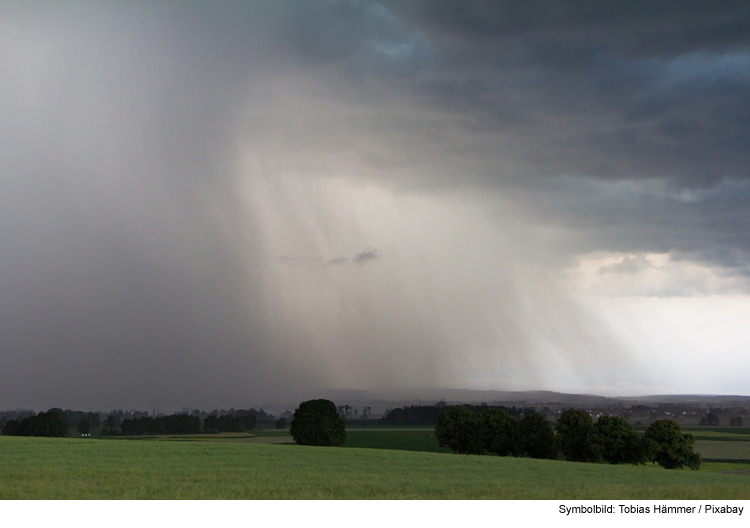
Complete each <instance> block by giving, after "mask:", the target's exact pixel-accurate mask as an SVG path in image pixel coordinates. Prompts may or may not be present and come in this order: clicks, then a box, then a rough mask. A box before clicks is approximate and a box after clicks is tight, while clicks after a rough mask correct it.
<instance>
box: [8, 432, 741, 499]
mask: <svg viewBox="0 0 750 528" xmlns="http://www.w3.org/2000/svg"><path fill="white" fill-rule="evenodd" d="M352 432H354V431H352ZM384 432H385V431H382V432H381V433H384ZM416 432H419V431H416ZM281 433H283V432H281ZM259 437H260V436H259ZM272 437H273V436H271V435H269V436H268V438H272ZM278 437H279V436H277V438H278ZM196 440H197V439H194V440H193V441H132V440H119V441H113V440H109V439H108V440H99V439H55V438H22V437H0V497H2V498H3V499H182V498H184V499H252V498H259V499H260V498H264V499H270V498H279V499H371V498H381V499H480V498H492V499H615V498H617V499H628V498H630V499H646V498H648V499H750V480H749V478H748V476H747V475H742V474H738V475H734V474H725V473H720V472H717V471H716V470H714V471H698V472H694V471H689V470H684V471H668V470H664V469H662V468H659V467H654V466H651V465H648V466H640V467H633V466H609V465H605V464H578V463H569V462H562V461H544V460H532V459H514V458H501V457H492V456H484V457H472V456H459V455H454V454H442V453H429V452H414V451H411V452H410V451H397V450H387V449H363V448H349V449H342V448H322V447H305V446H296V445H268V444H257V443H250V442H247V441H244V442H243V441H239V440H242V439H241V438H235V439H234V441H233V440H232V439H231V438H226V440H224V441H218V442H217V441H196ZM735 466H736V467H735ZM727 467H730V466H729V465H727ZM731 467H732V468H734V469H735V470H740V471H741V470H742V467H743V466H742V465H737V464H735V465H731Z"/></svg>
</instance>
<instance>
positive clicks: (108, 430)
mask: <svg viewBox="0 0 750 528" xmlns="http://www.w3.org/2000/svg"><path fill="white" fill-rule="evenodd" d="M91 414H94V413H91ZM76 418H77V424H76V427H77V430H78V432H79V433H81V434H88V433H89V430H90V427H92V424H91V422H94V420H91V422H90V421H89V420H90V417H89V416H88V415H87V414H86V413H81V416H78V417H76ZM282 421H283V418H282ZM95 423H97V425H102V424H100V423H98V422H95ZM256 423H257V419H256V416H255V415H253V414H244V413H242V414H241V415H240V416H232V415H229V414H226V415H221V416H216V415H209V416H207V417H206V418H205V420H204V421H203V423H201V419H200V417H198V416H193V415H188V414H179V413H178V414H171V415H167V416H157V417H151V416H139V417H137V418H127V419H125V420H122V421H119V420H118V419H117V417H116V416H115V415H110V416H109V417H108V418H107V420H106V421H105V422H104V424H103V425H102V430H101V433H100V434H101V435H102V436H120V435H122V436H141V435H160V434H198V433H202V432H205V433H220V432H243V431H248V430H252V429H255V426H256ZM285 425H286V424H285V423H284V424H283V425H282V426H285ZM277 426H278V423H277ZM68 431H69V423H68V421H66V419H65V415H64V413H63V411H62V410H61V409H50V410H49V411H47V412H40V413H39V414H36V415H31V416H26V417H24V418H22V419H20V420H8V421H6V422H5V424H4V426H3V428H2V430H1V431H0V432H1V433H2V434H3V435H6V436H67V435H68Z"/></svg>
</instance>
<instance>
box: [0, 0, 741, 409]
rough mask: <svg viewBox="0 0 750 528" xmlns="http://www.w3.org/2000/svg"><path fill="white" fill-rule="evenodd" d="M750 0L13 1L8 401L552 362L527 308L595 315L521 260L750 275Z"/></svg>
mask: <svg viewBox="0 0 750 528" xmlns="http://www.w3.org/2000/svg"><path fill="white" fill-rule="evenodd" d="M749 9H750V8H748V7H747V4H744V3H711V4H707V3H706V4H704V3H696V4H687V3H683V2H678V3H664V2H661V3H632V2H631V3H603V2H592V3H590V4H578V3H576V4H564V3H538V4H537V3H511V2H488V3H471V2H425V3H420V2H393V3H383V4H379V3H377V2H369V1H351V2H345V1H342V2H277V1H268V2H252V3H221V4H216V5H214V4H207V3H205V2H180V3H173V2H148V3H131V4H100V3H90V2H67V3H64V4H61V3H28V2H5V3H3V4H2V5H0V115H1V116H2V120H0V181H1V182H2V186H3V189H2V193H0V248H1V249H2V250H1V251H0V284H1V285H2V297H1V298H0V354H2V361H1V363H2V365H1V368H0V408H2V407H7V406H18V405H34V406H44V405H48V406H51V405H63V406H66V405H70V406H80V407H85V408H90V407H92V406H97V405H101V406H110V405H118V406H120V405H122V406H146V407H148V406H162V407H173V408H179V407H182V406H184V405H187V406H206V407H209V406H232V405H234V406H242V405H246V404H247V403H246V402H247V401H248V398H261V397H266V396H268V397H274V396H273V395H280V394H289V393H290V391H291V392H294V390H298V392H300V393H301V392H303V391H304V390H307V389H309V388H311V387H316V386H323V385H326V384H328V385H331V384H333V383H334V382H336V383H339V384H340V385H341V384H344V385H345V383H344V382H343V381H341V380H347V379H350V378H348V377H347V376H351V375H352V373H356V376H355V377H354V378H351V379H354V380H355V381H353V382H352V383H355V384H356V383H361V384H362V386H364V385H367V384H368V383H369V384H370V385H372V384H379V385H383V386H387V385H388V384H389V383H390V384H391V385H392V386H395V385H397V384H398V383H402V384H403V383H417V382H418V383H422V384H423V385H427V384H429V382H430V380H435V379H440V380H443V382H447V383H450V382H454V381H455V380H456V379H458V378H457V377H455V376H454V377H451V375H445V373H446V372H448V373H450V372H451V365H454V364H455V363H456V361H455V358H454V357H453V355H452V354H454V353H455V352H456V351H457V350H459V351H461V353H462V354H465V355H466V358H468V359H467V360H464V359H462V360H461V364H462V365H471V367H472V368H473V369H474V370H475V371H476V372H484V370H486V369H484V365H485V363H484V362H485V361H490V359H492V358H490V356H491V355H492V354H490V352H486V351H488V350H495V349H502V350H503V354H505V355H504V356H503V357H502V360H503V361H505V360H507V361H508V362H509V364H514V365H517V366H518V365H520V367H518V368H519V369H522V367H527V369H526V370H527V371H529V372H531V373H532V374H529V375H530V376H533V371H534V365H535V364H538V361H537V360H535V359H533V357H532V356H533V355H532V356H527V355H524V350H525V349H524V347H525V346H526V345H525V343H526V342H527V340H528V339H527V338H528V336H525V335H524V333H525V332H524V330H522V328H538V327H539V325H535V324H533V323H531V322H529V321H526V320H525V319H524V316H523V315H519V314H523V313H525V312H524V310H526V311H532V312H533V310H532V309H531V308H529V306H532V307H536V308H534V309H535V310H538V313H541V314H544V313H549V314H551V313H555V314H558V313H560V312H562V313H567V312H570V313H576V312H575V310H574V309H572V308H571V309H570V310H557V309H555V310H552V309H548V308H545V306H546V305H545V304H544V302H543V301H542V300H541V299H547V298H554V299H556V301H555V302H556V303H558V304H559V305H560V306H565V305H566V302H567V301H566V299H564V296H562V295H560V294H555V293H554V284H551V281H550V284H547V283H544V284H546V286H540V285H539V284H541V283H538V281H536V280H535V279H523V281H525V282H523V281H521V282H522V283H523V284H526V286H527V289H526V290H524V288H522V287H521V286H518V285H516V282H515V280H514V278H513V276H512V275H511V271H512V269H513V266H514V265H517V267H518V268H520V269H523V270H524V273H525V272H526V269H527V268H529V269H536V268H535V266H538V267H540V268H543V270H542V272H540V273H541V274H542V275H544V274H545V269H546V268H544V266H553V263H554V264H558V263H559V262H568V261H570V260H572V259H573V257H574V256H575V255H576V254H577V253H579V252H583V251H592V250H594V249H607V250H612V251H622V250H626V251H631V250H634V251H660V252H669V253H670V255H672V256H673V257H674V259H679V258H684V259H687V260H700V261H705V262H712V263H718V264H720V265H721V266H723V267H724V269H726V270H728V272H731V273H737V274H743V273H745V272H746V270H747V269H748V268H747V262H748V260H747V254H748V252H750V240H749V239H748V231H747V229H746V226H747V225H748V217H747V207H746V204H747V203H748V199H750V187H748V185H747V184H746V183H745V182H746V181H747V177H748V170H747V167H748V154H747V148H746V145H747V144H750V134H749V133H748V131H749V130H750V125H749V124H748V123H750V115H748V112H749V111H750V110H749V108H750V101H749V100H748V98H749V97H750V95H749V94H750V90H749V89H748V88H749V86H750V75H748V71H750V67H749V66H750V59H749V58H748V57H749V55H748V46H749V45H750V44H749V43H748V31H747V29H746V28H747V27H748V11H749ZM243 156H244V157H245V158H247V159H248V160H249V161H247V162H246V163H245V161H242V162H239V161H238V158H239V159H241V160H244V159H245V158H243ZM243 163H244V164H243ZM321 182H322V183H321ZM341 182H343V183H341ZM352 182H356V183H352ZM326 185H328V186H326ZM372 189H375V190H376V191H377V192H376V191H373V190H372ZM378 193H380V194H378ZM388 193H391V194H388ZM451 193H455V195H454V194H451ZM473 193H476V194H473ZM496 194H499V195H502V196H504V197H509V198H510V199H511V201H512V202H513V203H514V205H517V206H518V207H519V210H518V211H517V212H513V210H512V208H510V207H504V206H497V208H496V212H497V214H498V215H499V218H500V220H496V221H497V224H498V226H497V228H496V227H485V226H484V225H477V224H479V223H480V222H484V221H488V222H489V221H492V220H491V219H490V220H488V219H487V218H485V217H484V216H483V215H481V214H479V213H476V211H475V210H474V209H472V208H471V207H468V206H465V203H464V201H470V200H472V198H471V197H475V196H479V197H478V198H476V203H480V204H481V206H482V207H489V208H492V207H493V206H494V205H496V203H495V202H494V201H493V200H494V199H495V198H496V196H495V195H496ZM456 195H460V199H459V198H455V196H456ZM466 196H468V197H469V198H466ZM402 197H404V201H403V202H399V201H398V200H400V199H401V198H402ZM446 197H449V198H446ZM412 199H413V200H414V203H412V202H410V201H409V200H412ZM453 199H455V200H456V202H455V203H454V202H452V201H451V200H453ZM461 200H464V201H461ZM392 202H393V203H395V202H398V206H394V205H393V203H392ZM499 203H502V202H499ZM415 204H416V205H415ZM428 204H429V205H428ZM446 204H448V205H446ZM456 204H458V205H456ZM388 207H391V209H388ZM462 207H464V208H463V209H462ZM394 211H395V212H394ZM455 211H459V213H456V212H455ZM467 211H468V212H467ZM508 211H511V212H508ZM469 213H471V214H469ZM472 214H474V215H475V216H472ZM399 215H401V216H399ZM451 215H453V216H451ZM503 215H505V216H503ZM477 219H479V220H477ZM514 222H515V223H514ZM521 223H525V224H526V225H531V226H539V225H541V226H545V225H556V226H561V227H562V230H563V231H564V233H562V234H560V236H559V237H554V240H551V241H550V242H549V245H550V247H551V248H552V250H551V251H552V252H551V254H546V253H545V254H544V255H541V256H540V253H541V252H540V251H539V250H538V249H536V248H533V247H531V246H533V239H532V238H531V237H528V236H526V232H525V231H523V230H522V228H520V227H518V224H521ZM433 224H435V225H433ZM500 227H502V229H501V228H500ZM516 231H518V232H516ZM499 232H502V234H503V236H504V237H507V240H508V241H507V244H508V245H509V247H510V246H512V248H511V249H508V248H506V247H505V246H502V244H500V243H499V242H498V240H501V241H502V242H503V243H506V240H505V238H503V237H501V236H498V233H499ZM399 237H401V238H400V242H401V246H399V258H397V259H389V258H383V257H385V256H387V255H390V249H386V250H385V251H381V250H377V249H374V247H368V246H369V245H370V244H372V246H375V247H378V248H389V247H390V244H392V243H393V240H392V238H399ZM454 246H461V250H460V251H459V250H454ZM362 248H367V249H364V250H362ZM420 252H421V253H420ZM516 253H518V254H519V255H521V256H518V257H514V256H513V255H515V254H516ZM336 256H338V257H336ZM514 258H516V259H517V260H520V261H523V259H528V263H527V264H528V266H525V265H520V264H517V263H516V262H514V260H513V259H514ZM454 259H455V260H456V261H457V262H454ZM376 261H377V265H362V266H354V265H348V266H347V265H344V264H347V263H357V264H368V263H369V264H374V263H376ZM532 264H533V265H532ZM365 277H366V280H363V278H365ZM550 291H552V292H553V293H549V292H550ZM537 294H538V296H537ZM498 299H500V300H498ZM545 310H546V311H545ZM535 313H536V312H535ZM544 319H545V320H546V321H548V326H549V333H550V334H554V333H555V332H558V333H560V332H561V331H560V328H566V327H567V326H573V327H575V328H574V329H572V330H570V333H569V335H568V336H567V337H568V339H567V341H568V342H570V343H574V345H575V346H574V347H571V348H584V343H585V342H587V339H588V338H587V337H585V336H586V335H588V334H587V331H584V330H581V324H580V321H582V320H584V319H585V317H584V316H583V315H581V316H580V317H579V316H578V315H576V320H575V321H574V322H571V321H570V320H568V319H566V318H565V317H564V316H561V315H557V316H555V317H544ZM549 321H554V324H553V323H549ZM496 333H499V334H501V335H502V338H501V339H500V340H499V342H501V345H502V346H496V342H495V341H493V339H495V337H493V336H495V335H496ZM597 338H598V337H597ZM561 341H565V340H564V339H561ZM602 342H606V339H602ZM607 346H608V345H607ZM493 347H494V348H493ZM563 348H564V347H563ZM474 350H479V351H480V352H473V351H474ZM481 351H485V352H481ZM482 354H485V355H484V356H483V355H482ZM586 357H587V356H586V353H585V352H581V355H580V356H576V358H574V361H579V362H583V363H587V364H595V362H592V361H588V360H586V361H584V360H583V359H582V358H586ZM488 358H490V359H488ZM492 360H493V361H494V360H495V359H492ZM497 361H500V360H499V359H498V360H497ZM507 372H510V371H507ZM332 373H335V375H334V374H332ZM357 376H358V377H357ZM440 376H443V377H442V378H441V377H440ZM509 379H510V378H509ZM434 383H437V382H434ZM269 395H270V396H269ZM92 402H93V403H92Z"/></svg>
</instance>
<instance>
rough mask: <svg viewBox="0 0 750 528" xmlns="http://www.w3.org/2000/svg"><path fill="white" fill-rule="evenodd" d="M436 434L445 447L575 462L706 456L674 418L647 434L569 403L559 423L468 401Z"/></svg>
mask: <svg viewBox="0 0 750 528" xmlns="http://www.w3.org/2000/svg"><path fill="white" fill-rule="evenodd" d="M435 436H436V438H437V440H438V444H439V445H440V446H441V447H448V448H450V449H452V450H453V451H455V452H457V453H460V454H470V455H481V454H484V453H485V452H489V453H494V454H496V455H499V456H515V457H530V458H542V459H557V458H559V457H560V456H562V457H564V458H565V459H566V460H569V461H572V462H606V463H609V464H636V465H637V464H645V463H646V462H656V463H658V464H659V465H661V466H663V467H665V468H668V469H677V468H681V467H689V468H691V469H698V468H699V467H700V465H701V457H700V455H699V454H697V453H695V452H693V447H694V445H695V438H694V437H693V436H692V435H690V434H683V433H682V431H681V430H680V426H679V425H678V424H677V422H675V421H673V420H657V421H655V422H653V423H652V424H651V425H650V426H649V427H648V429H646V432H645V434H644V436H643V437H641V436H640V435H639V434H638V433H636V432H635V430H634V429H633V427H632V426H631V425H630V424H629V423H628V422H627V421H626V420H625V419H624V418H620V417H616V416H615V417H613V416H602V417H600V418H599V419H598V420H597V422H596V423H594V421H593V418H591V415H589V414H588V413H587V412H585V411H581V410H576V409H568V410H567V411H565V412H563V413H562V414H561V416H560V418H559V420H558V421H557V424H556V426H555V428H554V429H553V428H552V426H551V425H550V423H549V422H548V421H547V419H546V418H545V417H544V416H543V415H541V414H539V413H532V414H529V415H525V416H524V417H523V418H522V419H520V420H519V419H518V418H517V417H514V416H511V415H510V414H509V413H508V412H507V411H506V410H505V409H498V408H487V409H486V410H484V411H482V412H480V413H475V412H472V411H471V410H470V409H469V408H468V407H466V406H457V407H450V408H448V409H445V410H444V411H443V412H442V414H441V415H440V417H439V418H438V422H437V425H436V427H435Z"/></svg>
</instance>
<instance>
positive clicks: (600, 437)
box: [592, 416, 647, 464]
mask: <svg viewBox="0 0 750 528" xmlns="http://www.w3.org/2000/svg"><path fill="white" fill-rule="evenodd" d="M592 443H593V444H594V448H595V449H596V450H597V452H598V453H599V456H601V457H602V458H603V459H604V460H605V461H606V462H609V463H610V464H643V463H645V462H646V454H647V453H646V449H645V443H644V442H643V439H642V438H641V437H640V436H639V435H638V433H636V432H635V431H634V430H633V427H632V426H631V425H630V424H629V423H628V422H627V421H626V420H625V419H624V418H620V417H619V416H602V417H601V418H599V420H597V422H596V423H595V424H594V434H593V436H592Z"/></svg>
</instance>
